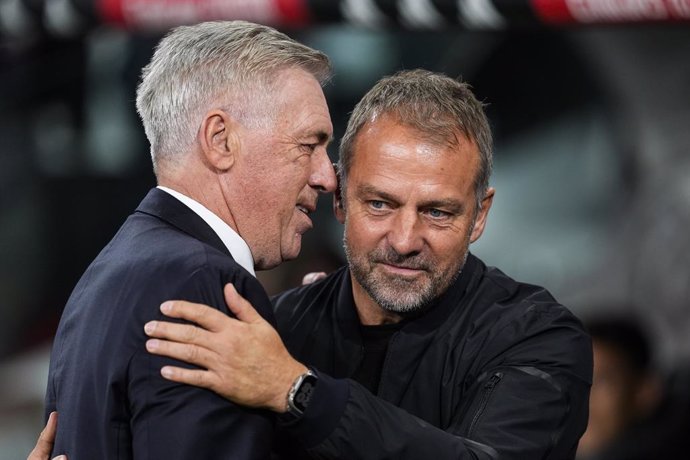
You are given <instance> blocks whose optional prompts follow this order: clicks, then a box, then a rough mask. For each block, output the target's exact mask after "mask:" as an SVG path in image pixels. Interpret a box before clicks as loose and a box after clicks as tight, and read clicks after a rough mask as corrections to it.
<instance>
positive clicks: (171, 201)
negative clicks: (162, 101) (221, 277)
mask: <svg viewBox="0 0 690 460" xmlns="http://www.w3.org/2000/svg"><path fill="white" fill-rule="evenodd" d="M136 212H141V213H144V214H149V215H151V216H154V217H157V218H159V219H161V220H164V221H165V222H167V223H168V224H170V225H172V226H173V227H176V228H178V229H179V230H181V231H183V232H185V233H186V234H188V235H190V236H192V237H193V238H196V239H197V240H199V241H202V242H204V243H206V244H208V245H209V246H212V247H214V248H216V249H217V250H219V251H220V252H222V253H223V254H226V255H228V256H230V257H232V255H231V254H230V251H229V250H228V248H227V247H226V246H225V244H223V241H222V240H221V239H220V237H219V236H218V235H217V234H216V232H214V231H213V229H212V228H211V227H209V225H208V224H207V223H206V222H204V220H203V219H202V218H201V217H199V215H197V214H196V213H195V212H194V211H192V210H191V209H189V208H188V207H187V206H186V205H185V204H183V203H182V202H181V201H179V200H178V199H177V198H174V197H173V196H172V195H170V194H168V193H166V192H164V191H163V190H159V189H157V188H153V189H151V190H150V191H149V193H148V194H147V195H146V197H144V199H143V200H142V201H141V203H139V207H137V210H136Z"/></svg>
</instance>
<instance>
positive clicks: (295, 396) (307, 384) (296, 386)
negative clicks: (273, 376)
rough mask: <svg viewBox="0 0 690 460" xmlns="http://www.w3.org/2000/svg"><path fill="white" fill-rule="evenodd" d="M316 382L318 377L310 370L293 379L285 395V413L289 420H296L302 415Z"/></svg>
mask: <svg viewBox="0 0 690 460" xmlns="http://www.w3.org/2000/svg"><path fill="white" fill-rule="evenodd" d="M318 381H319V377H318V376H317V375H316V374H315V373H314V372H313V371H312V370H311V369H307V372H305V373H304V374H302V375H300V376H299V377H297V378H296V379H295V381H294V382H293V383H292V386H291V387H290V391H288V395H287V413H288V414H289V415H290V416H291V417H290V418H292V419H296V418H299V417H301V416H302V414H304V411H305V410H307V407H308V406H309V401H311V397H312V395H313V394H314V388H315V387H316V384H317V383H318Z"/></svg>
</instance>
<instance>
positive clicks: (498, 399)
mask: <svg viewBox="0 0 690 460" xmlns="http://www.w3.org/2000/svg"><path fill="white" fill-rule="evenodd" d="M273 301H274V308H275V312H276V320H277V324H278V330H279V332H280V334H281V336H282V337H283V340H284V341H285V344H286V346H287V348H288V350H289V351H290V353H291V354H292V355H293V356H294V357H295V358H296V359H298V360H299V361H301V362H303V363H305V364H307V365H309V366H312V367H313V368H314V369H315V370H316V371H317V373H318V374H319V377H320V379H319V382H318V384H317V386H316V390H315V391H314V394H313V396H312V399H311V402H310V404H309V406H308V408H307V410H306V411H305V413H304V415H303V416H302V417H301V418H300V419H299V420H297V421H296V422H295V421H293V422H287V423H285V424H283V430H281V431H282V435H281V436H282V437H281V440H280V441H279V445H280V446H282V448H281V449H280V451H281V455H280V457H281V458H309V456H311V457H315V458H341V459H349V460H354V459H398V460H404V459H415V460H416V459H433V460H444V459H525V460H536V459H557V460H563V459H571V458H573V457H574V455H575V449H576V447H577V442H578V440H579V438H580V436H581V435H582V433H583V432H584V430H585V427H586V425H587V414H588V399H589V388H590V385H591V375H592V350H591V341H590V338H589V336H588V335H587V334H586V333H585V332H584V330H583V328H582V325H581V323H580V322H579V321H578V320H577V318H575V316H573V315H572V314H571V313H570V312H569V311H568V310H567V309H566V308H565V307H563V306H562V305H560V304H558V303H557V302H556V301H555V300H554V299H553V297H552V296H551V295H550V294H549V293H548V292H547V291H546V290H545V289H543V288H541V287H538V286H533V285H528V284H523V283H519V282H517V281H515V280H513V279H511V278H509V277H508V276H506V275H505V274H503V273H502V272H501V271H500V270H498V269H495V268H487V267H486V266H485V265H484V264H483V263H482V262H481V261H480V260H479V259H477V258H476V257H474V256H472V255H470V256H469V257H468V259H467V263H466V264H465V267H464V269H463V272H462V274H461V275H460V276H459V277H458V279H457V281H456V282H455V283H454V284H453V285H452V286H451V287H450V288H449V289H448V291H446V293H445V294H444V295H443V296H442V297H441V298H440V299H438V301H437V302H436V303H435V304H434V305H433V306H432V307H430V308H429V309H428V310H427V311H426V312H424V313H423V314H422V315H420V316H418V317H416V318H414V319H410V320H407V321H406V322H405V324H404V325H403V326H402V328H401V329H400V330H399V331H397V332H396V333H395V334H394V335H393V337H392V338H391V340H390V342H389V346H388V351H387V354H386V358H385V361H384V364H383V369H382V372H381V380H380V383H379V388H378V394H377V395H374V394H372V393H370V392H369V391H368V390H366V389H365V388H364V387H363V386H361V385H360V384H358V383H357V382H355V381H354V380H352V379H351V378H350V377H351V376H352V375H353V374H354V372H355V371H356V369H357V368H358V366H359V364H360V362H361V359H362V342H361V337H360V332H359V331H360V328H359V320H358V316H357V313H356V311H355V306H354V300H353V297H352V284H351V280H350V272H349V270H347V269H346V268H342V269H340V270H338V271H337V272H335V273H333V274H331V275H329V276H328V277H327V278H326V279H324V280H321V281H319V282H317V283H314V284H311V285H308V286H303V287H300V288H297V289H293V290H291V291H288V292H286V293H283V294H281V295H280V296H278V297H276V298H274V299H273Z"/></svg>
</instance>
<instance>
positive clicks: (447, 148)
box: [348, 116, 479, 195]
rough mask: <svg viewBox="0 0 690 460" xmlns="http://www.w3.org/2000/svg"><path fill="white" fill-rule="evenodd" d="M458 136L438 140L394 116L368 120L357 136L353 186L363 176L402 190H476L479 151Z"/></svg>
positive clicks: (350, 176) (351, 176)
mask: <svg viewBox="0 0 690 460" xmlns="http://www.w3.org/2000/svg"><path fill="white" fill-rule="evenodd" d="M458 141H459V142H458V143H457V144H456V145H449V144H440V143H438V142H434V141H432V140H430V139H429V137H428V136H424V135H423V134H422V133H420V132H419V131H418V130H417V129H415V128H413V127H410V126H407V125H404V124H402V123H400V122H398V121H397V120H396V119H395V118H394V117H390V116H383V117H380V118H377V119H376V120H374V121H370V122H367V123H366V124H365V125H364V126H363V127H362V129H361V130H360V132H359V133H358V134H357V137H356V138H355V142H354V145H353V155H352V163H351V166H350V171H349V173H348V186H349V185H351V184H352V183H353V182H355V181H360V182H365V183H368V184H370V185H375V186H376V187H384V186H385V187H387V188H394V189H399V190H401V191H402V190H405V189H408V190H412V189H414V190H416V191H420V192H421V191H424V190H427V191H428V193H430V194H433V193H441V192H443V193H452V194H455V195H458V194H459V195H466V194H472V193H474V179H475V177H476V174H477V170H478V167H479V151H478V148H477V146H476V144H475V143H473V142H470V141H469V140H467V138H466V137H465V136H463V135H462V134H458Z"/></svg>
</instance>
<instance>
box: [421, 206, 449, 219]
mask: <svg viewBox="0 0 690 460" xmlns="http://www.w3.org/2000/svg"><path fill="white" fill-rule="evenodd" d="M426 214H427V215H428V216H429V217H431V218H433V219H445V218H447V217H450V213H449V212H446V211H441V210H440V209H436V208H429V209H427V210H426Z"/></svg>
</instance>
